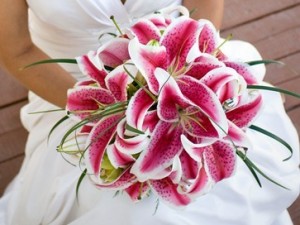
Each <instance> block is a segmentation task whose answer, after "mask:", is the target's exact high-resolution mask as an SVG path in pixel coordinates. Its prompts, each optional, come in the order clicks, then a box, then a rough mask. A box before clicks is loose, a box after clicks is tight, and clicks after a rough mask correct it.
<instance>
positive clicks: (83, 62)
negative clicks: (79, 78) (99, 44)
mask: <svg viewBox="0 0 300 225" xmlns="http://www.w3.org/2000/svg"><path fill="white" fill-rule="evenodd" d="M76 61H77V64H78V67H79V69H80V71H81V72H82V73H83V74H84V75H86V76H89V77H90V78H92V79H93V80H95V81H96V82H98V84H99V85H100V86H101V87H102V88H105V82H104V79H105V77H106V75H107V71H106V70H105V69H104V65H103V63H102V62H101V61H100V60H99V58H98V57H97V55H96V52H94V51H90V52H88V53H87V54H86V55H83V56H80V57H76Z"/></svg>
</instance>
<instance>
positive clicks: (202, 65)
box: [186, 53, 225, 80]
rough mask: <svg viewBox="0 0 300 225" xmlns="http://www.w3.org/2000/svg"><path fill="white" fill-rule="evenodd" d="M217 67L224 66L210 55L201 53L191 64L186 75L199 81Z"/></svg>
mask: <svg viewBox="0 0 300 225" xmlns="http://www.w3.org/2000/svg"><path fill="white" fill-rule="evenodd" d="M219 67H225V64H224V63H223V62H221V61H219V60H218V59H217V58H216V57H214V56H212V55H209V54H207V53H202V54H201V55H200V56H199V57H198V58H196V59H195V60H194V62H192V63H191V65H190V67H189V69H188V71H187V72H186V75H188V76H191V77H194V78H195V79H197V80H199V79H201V78H202V77H203V76H204V75H206V74H207V73H208V72H209V71H211V70H213V69H216V68H219Z"/></svg>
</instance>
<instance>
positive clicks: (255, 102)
mask: <svg viewBox="0 0 300 225" xmlns="http://www.w3.org/2000/svg"><path fill="white" fill-rule="evenodd" d="M251 97H252V99H251V100H250V101H249V102H248V103H246V104H244V105H242V106H239V107H237V108H235V109H234V110H231V111H229V112H227V113H226V116H227V118H228V119H229V120H230V121H232V122H233V123H234V124H235V125H237V126H238V127H240V128H244V127H248V126H250V125H251V123H252V122H253V120H254V119H255V118H256V116H257V115H258V113H259V111H260V109H261V107H262V103H263V99H262V96H261V94H260V93H255V94H253V95H251Z"/></svg>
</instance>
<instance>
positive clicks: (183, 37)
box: [161, 17, 200, 71]
mask: <svg viewBox="0 0 300 225" xmlns="http://www.w3.org/2000/svg"><path fill="white" fill-rule="evenodd" d="M199 28H200V27H199V24H198V22H197V21H195V20H192V19H190V18H187V17H179V18H177V19H175V20H174V21H173V22H172V23H171V24H170V26H168V27H167V29H166V30H165V32H164V34H163V36H162V38H161V45H162V46H165V47H166V49H167V60H168V65H170V64H173V65H174V68H175V69H176V71H178V70H180V69H181V68H182V67H183V66H184V65H185V63H186V59H187V55H188V54H189V52H190V50H191V48H192V47H193V45H194V44H195V43H196V40H197V35H198V32H199Z"/></svg>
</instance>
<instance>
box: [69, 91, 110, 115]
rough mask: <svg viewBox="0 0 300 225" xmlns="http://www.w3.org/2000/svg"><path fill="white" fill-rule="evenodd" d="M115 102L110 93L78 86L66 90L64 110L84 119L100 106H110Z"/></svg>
mask: <svg viewBox="0 0 300 225" xmlns="http://www.w3.org/2000/svg"><path fill="white" fill-rule="evenodd" d="M114 102H115V100H114V98H113V96H112V94H111V93H110V91H108V90H106V89H103V88H98V87H93V86H87V87H86V86H78V87H75V88H73V89H69V90H68V100H67V105H66V110H68V111H70V112H71V113H72V114H75V115H77V116H79V117H80V118H85V117H86V116H88V115H90V114H91V112H93V111H95V110H98V109H99V108H100V104H104V105H107V104H112V103H114Z"/></svg>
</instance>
